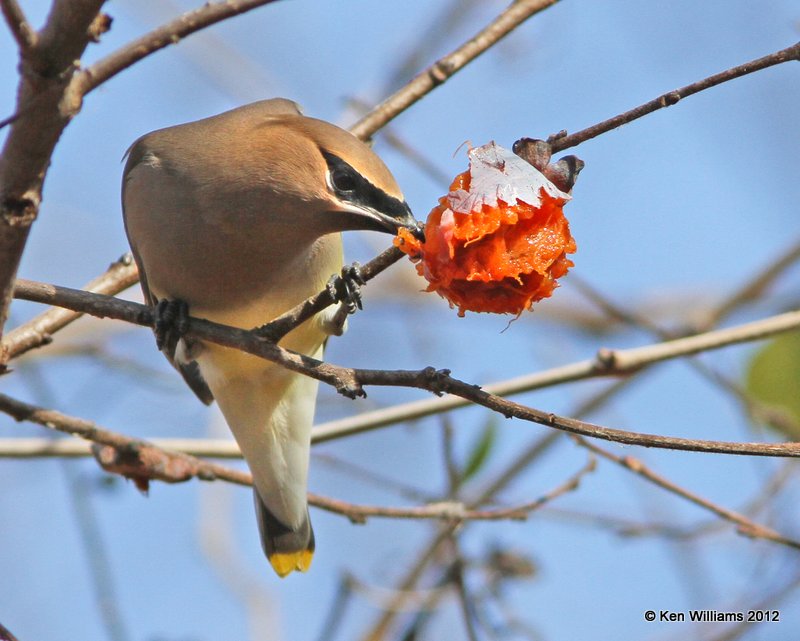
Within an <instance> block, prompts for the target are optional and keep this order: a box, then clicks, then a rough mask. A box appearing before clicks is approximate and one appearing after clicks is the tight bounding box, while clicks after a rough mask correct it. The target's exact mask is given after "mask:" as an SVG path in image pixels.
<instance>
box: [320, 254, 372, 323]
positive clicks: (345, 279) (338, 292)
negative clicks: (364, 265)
mask: <svg viewBox="0 0 800 641" xmlns="http://www.w3.org/2000/svg"><path fill="white" fill-rule="evenodd" d="M366 282H367V281H365V280H364V277H363V276H362V275H361V265H359V264H358V263H353V264H352V265H347V266H346V267H342V273H341V274H340V275H339V276H331V279H330V280H329V281H328V285H327V287H328V292H329V293H330V295H331V297H332V298H333V300H334V301H336V302H337V303H343V304H344V306H345V308H346V309H347V313H348V314H355V312H356V310H357V309H364V307H363V305H362V303H361V286H362V285H365V284H366Z"/></svg>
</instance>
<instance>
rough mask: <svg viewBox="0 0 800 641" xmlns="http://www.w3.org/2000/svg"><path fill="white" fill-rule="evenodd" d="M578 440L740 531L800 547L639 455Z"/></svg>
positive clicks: (796, 547) (751, 536)
mask: <svg viewBox="0 0 800 641" xmlns="http://www.w3.org/2000/svg"><path fill="white" fill-rule="evenodd" d="M576 440H577V442H578V443H579V444H580V445H581V446H582V447H584V448H586V449H588V450H589V451H590V452H594V453H595V454H597V455H598V456H602V457H603V458H604V459H607V460H609V461H613V462H614V463H616V464H617V465H620V466H621V467H624V468H625V469H627V470H629V471H631V472H633V473H634V474H637V475H638V476H641V477H642V478H644V479H647V480H648V481H650V482H651V483H653V484H655V485H657V486H658V487H660V488H662V489H664V490H667V491H668V492H671V493H672V494H676V495H677V496H680V497H681V498H683V499H686V500H687V501H689V502H690V503H693V504H694V505H697V506H698V507H701V508H703V509H704V510H708V511H709V512H713V513H714V514H716V515H717V516H718V517H720V518H721V519H725V520H726V521H730V522H731V523H735V524H736V525H737V526H738V528H737V530H738V532H739V533H740V534H743V535H745V536H748V537H750V538H754V539H766V540H767V541H772V542H774V543H780V544H781V545H786V546H789V547H791V548H795V549H798V550H800V541H796V540H795V539H791V538H788V537H785V536H783V535H782V534H779V533H778V532H776V531H775V530H773V529H772V528H768V527H766V526H764V525H760V524H758V523H756V522H754V521H752V520H750V519H748V518H747V517H746V516H744V515H743V514H739V513H738V512H734V511H733V510H729V509H728V508H725V507H722V506H720V505H717V504H716V503H714V502H713V501H709V500H708V499H705V498H703V497H702V496H700V495H698V494H695V493H694V492H692V491H690V490H687V489H685V488H682V487H681V486H680V485H678V484H676V483H673V482H672V481H670V480H669V479H668V478H666V477H664V476H661V475H660V474H656V473H655V472H653V471H652V470H651V469H650V468H648V467H647V466H646V465H645V464H644V463H642V462H641V461H640V460H638V459H636V458H633V457H632V456H617V455H616V454H612V453H611V452H609V451H608V450H606V449H604V448H602V447H599V446H598V445H596V444H594V443H590V442H589V441H587V440H586V439H583V438H580V437H578V438H577V439H576Z"/></svg>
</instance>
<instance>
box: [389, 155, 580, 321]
mask: <svg viewBox="0 0 800 641" xmlns="http://www.w3.org/2000/svg"><path fill="white" fill-rule="evenodd" d="M469 160H470V168H469V171H465V172H464V173H462V174H459V175H458V176H456V178H455V180H454V181H453V184H452V185H451V186H450V193H449V194H447V196H444V197H442V198H440V199H439V205H438V206H437V207H434V208H433V209H432V210H431V213H430V214H429V215H428V220H427V222H426V223H425V240H424V241H421V240H419V239H418V238H416V237H415V236H414V235H413V233H412V232H410V231H409V230H407V229H400V232H399V233H398V236H397V238H395V244H396V245H397V246H398V247H399V248H400V249H401V250H402V251H403V252H405V253H406V254H408V256H409V257H410V258H411V259H412V260H413V261H415V262H416V267H417V271H418V272H419V274H420V275H421V276H423V277H425V279H426V280H427V281H428V282H429V285H428V291H435V292H437V293H438V294H439V295H440V296H442V297H444V298H445V299H447V300H448V301H449V302H450V305H451V306H453V305H455V306H457V307H458V315H459V316H464V313H465V312H466V311H472V312H494V313H498V314H516V315H519V314H520V313H522V312H523V311H525V310H526V309H530V308H531V305H532V304H533V303H535V302H536V301H539V300H541V299H543V298H547V297H548V296H550V295H551V294H552V293H553V290H554V289H555V288H556V287H557V285H558V283H557V280H558V279H559V278H561V277H562V276H564V275H565V274H566V273H567V270H568V269H569V268H570V267H572V265H573V263H572V261H571V260H569V258H567V254H572V253H574V252H575V250H576V246H575V241H574V239H573V238H572V236H571V235H570V232H569V223H568V222H567V219H566V218H564V214H563V212H562V211H561V209H562V207H563V206H564V203H566V202H567V201H568V200H569V199H570V195H569V194H567V193H565V192H563V191H561V190H560V189H559V188H558V187H556V186H555V185H554V184H553V183H552V182H550V181H549V180H548V179H547V178H546V177H545V176H544V175H543V174H542V173H541V172H540V171H539V170H537V169H536V168H535V167H533V166H532V165H530V164H528V163H527V162H526V161H524V160H522V158H520V157H518V156H517V155H515V154H514V153H512V152H511V151H509V150H507V149H504V148H502V147H500V146H498V145H496V144H494V143H493V142H491V143H489V144H487V145H483V146H482V147H477V148H474V149H471V150H470V151H469Z"/></svg>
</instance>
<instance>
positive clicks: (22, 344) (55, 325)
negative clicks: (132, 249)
mask: <svg viewBox="0 0 800 641" xmlns="http://www.w3.org/2000/svg"><path fill="white" fill-rule="evenodd" d="M138 280H139V273H138V271H137V270H136V264H135V263H134V262H133V258H132V257H131V255H130V254H125V255H124V256H122V258H120V259H119V260H117V261H116V262H114V263H112V264H111V265H110V266H109V268H108V269H107V270H106V271H105V272H104V273H103V274H101V275H100V276H98V277H97V278H95V279H94V280H92V281H90V282H89V283H87V284H86V285H84V287H83V289H84V290H86V291H88V292H93V293H95V294H105V295H107V296H113V295H115V294H118V293H119V292H121V291H124V290H126V289H128V287H130V286H131V285H133V284H135V283H136V282H138ZM81 316H83V314H81V313H79V312H73V311H70V310H67V309H64V308H63V307H53V308H52V309H48V310H47V311H46V312H43V313H42V314H39V315H38V316H37V317H36V318H32V319H31V320H29V321H28V322H26V323H25V324H23V325H20V326H19V327H15V328H14V329H13V330H11V331H10V332H8V334H6V336H5V337H4V338H3V341H2V345H0V351H2V353H3V358H2V359H0V361H1V362H8V361H10V360H11V359H14V358H16V357H17V356H20V355H21V354H24V353H25V352H27V351H28V350H31V349H34V348H36V347H41V346H42V345H48V344H49V343H50V342H51V341H52V340H53V334H54V333H56V332H57V331H58V330H60V329H63V328H64V327H66V326H67V325H69V324H70V323H72V322H73V321H75V320H77V319H79V318H80V317H81Z"/></svg>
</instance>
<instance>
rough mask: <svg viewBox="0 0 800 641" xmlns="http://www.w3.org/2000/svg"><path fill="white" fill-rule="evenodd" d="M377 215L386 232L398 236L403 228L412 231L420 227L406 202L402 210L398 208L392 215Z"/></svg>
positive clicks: (379, 213)
mask: <svg viewBox="0 0 800 641" xmlns="http://www.w3.org/2000/svg"><path fill="white" fill-rule="evenodd" d="M375 213H376V214H377V219H378V220H379V222H380V223H381V224H382V225H384V227H385V230H386V231H388V232H390V233H392V234H396V233H397V232H398V231H399V229H400V228H401V227H405V228H406V229H411V230H414V229H417V228H418V227H419V221H418V220H417V219H416V218H414V214H412V213H411V208H410V207H409V206H408V203H406V202H405V201H403V203H402V208H398V209H397V210H396V211H392V212H391V213H390V214H387V213H384V212H375Z"/></svg>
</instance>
